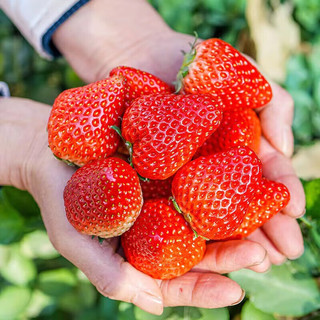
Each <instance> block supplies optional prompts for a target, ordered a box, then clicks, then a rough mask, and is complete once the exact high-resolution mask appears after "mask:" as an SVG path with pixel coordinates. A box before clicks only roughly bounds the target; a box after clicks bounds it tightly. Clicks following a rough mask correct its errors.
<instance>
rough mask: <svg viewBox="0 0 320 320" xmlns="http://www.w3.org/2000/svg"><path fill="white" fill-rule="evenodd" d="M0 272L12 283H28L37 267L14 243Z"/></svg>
mask: <svg viewBox="0 0 320 320" xmlns="http://www.w3.org/2000/svg"><path fill="white" fill-rule="evenodd" d="M0 273H1V275H2V277H3V278H5V279H6V280H7V281H9V282H11V283H12V284H16V285H28V284H29V283H30V282H31V281H33V280H34V279H35V277H36V274H37V269H36V266H35V264H34V262H33V260H31V259H29V258H27V257H25V256H24V255H23V254H22V253H21V251H20V248H19V246H17V245H14V246H13V247H11V250H10V257H9V259H8V261H7V264H6V265H5V266H3V267H2V268H1V270H0Z"/></svg>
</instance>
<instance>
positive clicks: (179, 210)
mask: <svg viewBox="0 0 320 320" xmlns="http://www.w3.org/2000/svg"><path fill="white" fill-rule="evenodd" d="M169 200H171V201H172V204H173V206H174V208H175V209H176V210H177V211H178V212H179V213H180V214H183V212H182V211H181V209H180V207H179V205H178V203H177V201H176V199H175V198H174V197H169Z"/></svg>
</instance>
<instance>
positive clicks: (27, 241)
mask: <svg viewBox="0 0 320 320" xmlns="http://www.w3.org/2000/svg"><path fill="white" fill-rule="evenodd" d="M21 250H22V252H23V253H24V254H25V255H26V256H27V257H30V258H33V259H34V258H40V259H53V258H56V257H59V256H60V254H59V252H58V251H57V250H56V249H55V248H54V247H53V245H52V244H51V242H50V240H49V238H48V235H47V233H46V232H45V231H44V230H36V231H33V232H31V233H28V234H26V235H25V236H24V237H23V239H22V241H21Z"/></svg>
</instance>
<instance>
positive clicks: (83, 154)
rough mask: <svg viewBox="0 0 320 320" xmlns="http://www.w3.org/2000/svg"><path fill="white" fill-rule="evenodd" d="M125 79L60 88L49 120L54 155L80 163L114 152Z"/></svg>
mask: <svg viewBox="0 0 320 320" xmlns="http://www.w3.org/2000/svg"><path fill="white" fill-rule="evenodd" d="M125 81H126V80H125V79H124V78H123V77H118V76H115V77H111V78H108V79H105V80H101V81H97V82H95V83H91V84H89V85H86V86H84V87H79V88H73V89H69V90H65V91H63V92H62V93H61V94H60V95H59V96H58V97H57V98H56V100H55V102H54V104H53V107H52V110H51V114H50V117H49V122H48V140H49V146H50V148H51V150H52V152H53V153H54V155H55V156H56V157H58V158H60V159H62V160H65V161H66V162H69V163H73V164H76V165H78V166H82V165H84V164H86V163H88V162H89V161H91V160H93V159H100V158H106V157H107V156H109V155H111V154H113V153H114V152H115V151H116V149H117V146H118V144H119V136H118V134H117V133H116V132H115V131H114V130H113V129H112V128H110V126H112V125H116V126H118V125H119V124H120V116H121V115H122V114H123V112H124V94H125V90H124V89H125Z"/></svg>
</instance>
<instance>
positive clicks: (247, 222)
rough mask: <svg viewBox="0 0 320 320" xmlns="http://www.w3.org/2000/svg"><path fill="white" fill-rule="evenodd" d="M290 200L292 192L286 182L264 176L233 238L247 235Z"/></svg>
mask: <svg viewBox="0 0 320 320" xmlns="http://www.w3.org/2000/svg"><path fill="white" fill-rule="evenodd" d="M289 200H290V193H289V190H288V188H287V187H286V186H285V185H284V184H282V183H279V182H275V181H271V180H268V179H266V178H262V180H261V183H260V186H259V188H258V190H257V192H256V193H255V195H254V197H253V199H252V201H251V202H250V205H249V208H248V211H247V213H246V215H245V216H244V219H243V221H242V223H241V225H240V226H239V227H238V228H237V230H236V231H235V232H234V233H233V234H232V236H231V238H243V237H247V236H248V235H250V234H251V233H252V232H253V231H255V230H256V229H258V228H260V227H261V226H262V225H263V224H264V223H266V222H267V221H268V220H270V219H271V218H272V217H273V216H274V215H276V214H277V213H278V212H280V211H281V210H282V209H283V208H285V207H286V205H287V204H288V202H289Z"/></svg>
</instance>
